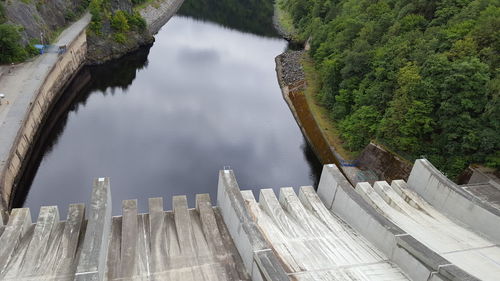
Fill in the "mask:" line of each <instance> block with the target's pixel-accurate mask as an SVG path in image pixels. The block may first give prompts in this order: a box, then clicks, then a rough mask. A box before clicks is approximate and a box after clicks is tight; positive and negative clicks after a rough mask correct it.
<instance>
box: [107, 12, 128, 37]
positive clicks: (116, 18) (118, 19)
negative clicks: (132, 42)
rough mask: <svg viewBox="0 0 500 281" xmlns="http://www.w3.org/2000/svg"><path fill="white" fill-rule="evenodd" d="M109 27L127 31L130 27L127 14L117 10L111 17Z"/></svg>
mask: <svg viewBox="0 0 500 281" xmlns="http://www.w3.org/2000/svg"><path fill="white" fill-rule="evenodd" d="M111 27H113V29H115V30H117V31H119V32H127V31H129V29H130V26H129V24H128V19H127V15H126V13H125V12H123V11H121V10H120V11H117V12H116V13H115V14H114V15H113V17H112V19H111Z"/></svg>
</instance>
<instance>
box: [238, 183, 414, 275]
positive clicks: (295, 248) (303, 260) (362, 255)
mask: <svg viewBox="0 0 500 281" xmlns="http://www.w3.org/2000/svg"><path fill="white" fill-rule="evenodd" d="M241 193H242V197H243V198H244V200H245V202H246V203H247V206H248V210H249V212H250V213H251V217H253V218H254V219H255V221H256V222H257V225H258V227H259V228H260V230H261V231H262V233H263V234H264V237H266V239H267V240H268V241H269V243H270V244H271V246H272V248H273V249H274V251H275V252H276V253H277V255H278V257H279V258H280V259H281V260H282V262H283V263H284V264H285V269H286V270H287V271H288V272H289V274H290V276H291V277H293V278H295V279H297V280H407V278H406V276H405V275H404V274H403V273H402V271H401V270H400V269H399V268H398V267H396V266H394V265H393V264H392V263H391V262H389V261H388V260H387V258H386V257H384V256H383V255H382V253H381V252H379V251H378V250H377V249H375V247H373V246H372V245H370V243H368V242H367V241H366V240H365V239H364V238H362V237H360V236H359V235H358V234H356V232H355V231H354V230H353V229H351V228H350V227H348V226H347V225H346V224H345V223H344V222H342V221H341V220H340V219H339V218H338V217H336V216H334V215H332V214H331V212H330V211H328V210H327V209H326V208H325V206H324V205H323V203H322V202H321V201H320V199H319V197H318V196H317V195H316V193H315V191H314V189H313V188H312V187H302V188H301V189H300V193H299V196H297V194H296V193H295V191H294V190H293V189H292V188H290V187H286V188H281V189H280V195H279V200H278V199H277V198H276V195H275V193H274V191H273V190H272V189H262V190H261V191H260V195H259V202H258V203H257V202H256V201H255V198H254V197H253V194H252V193H251V192H249V191H242V192H241Z"/></svg>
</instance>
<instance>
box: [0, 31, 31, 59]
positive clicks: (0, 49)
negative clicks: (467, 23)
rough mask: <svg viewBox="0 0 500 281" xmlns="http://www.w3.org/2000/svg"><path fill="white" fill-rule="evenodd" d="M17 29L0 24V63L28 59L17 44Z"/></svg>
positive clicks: (18, 36) (23, 50)
mask: <svg viewBox="0 0 500 281" xmlns="http://www.w3.org/2000/svg"><path fill="white" fill-rule="evenodd" d="M19 28H20V27H18V26H15V25H11V24H0V63H11V62H17V61H22V60H24V59H26V58H27V57H28V52H27V51H26V49H25V48H24V47H23V46H22V45H21V44H20V43H19V42H20V41H21V35H20V34H19Z"/></svg>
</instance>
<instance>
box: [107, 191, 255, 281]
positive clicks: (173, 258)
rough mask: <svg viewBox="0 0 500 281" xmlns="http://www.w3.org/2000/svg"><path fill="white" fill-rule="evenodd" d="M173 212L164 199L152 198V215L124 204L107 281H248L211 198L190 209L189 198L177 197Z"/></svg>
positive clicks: (200, 199) (115, 228) (116, 220)
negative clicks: (165, 205)
mask: <svg viewBox="0 0 500 281" xmlns="http://www.w3.org/2000/svg"><path fill="white" fill-rule="evenodd" d="M172 201H173V202H172V203H173V204H172V205H173V211H168V212H165V211H163V200H162V199H161V198H152V199H149V214H139V215H138V214H137V202H136V201H135V200H126V201H124V202H123V216H121V217H114V218H113V222H112V224H113V225H112V228H111V229H112V230H111V243H110V247H109V251H108V270H107V277H108V280H123V278H130V279H129V280H185V281H191V280H192V281H196V280H207V281H212V280H213V281H226V280H228V281H229V280H250V279H249V276H248V274H247V273H246V271H245V270H244V268H243V266H242V261H241V258H240V256H239V254H238V252H237V251H236V248H235V246H234V244H233V241H232V239H231V237H230V236H229V235H228V231H227V229H226V227H225V225H224V223H223V221H222V219H221V217H220V213H219V211H218V209H217V208H213V207H212V203H211V202H210V197H209V196H208V194H199V195H198V196H197V197H196V209H189V208H188V204H187V199H186V197H185V196H174V197H173V200H172Z"/></svg>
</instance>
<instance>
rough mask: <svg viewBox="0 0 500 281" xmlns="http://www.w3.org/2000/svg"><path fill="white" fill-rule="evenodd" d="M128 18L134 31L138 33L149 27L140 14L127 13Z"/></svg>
mask: <svg viewBox="0 0 500 281" xmlns="http://www.w3.org/2000/svg"><path fill="white" fill-rule="evenodd" d="M126 16H127V20H128V23H129V24H130V26H132V27H133V28H134V29H136V30H138V31H143V30H145V29H146V27H147V24H146V20H145V19H144V18H143V17H142V16H141V14H139V13H138V12H134V13H133V14H128V13H127V14H126Z"/></svg>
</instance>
